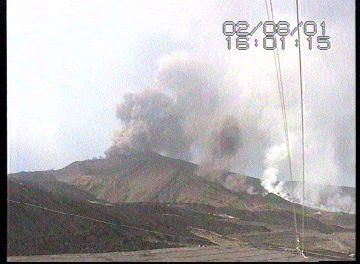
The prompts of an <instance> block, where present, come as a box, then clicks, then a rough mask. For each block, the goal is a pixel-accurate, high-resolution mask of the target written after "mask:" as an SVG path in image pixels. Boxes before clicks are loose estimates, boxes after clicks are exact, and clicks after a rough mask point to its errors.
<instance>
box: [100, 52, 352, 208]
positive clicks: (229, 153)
mask: <svg viewBox="0 0 360 264" xmlns="http://www.w3.org/2000/svg"><path fill="white" fill-rule="evenodd" d="M196 58H197V57H196V56H193V55H189V54H187V53H172V54H169V55H165V56H163V57H161V58H160V59H159V61H158V68H157V71H156V73H155V81H154V85H153V87H154V88H152V89H143V90H142V91H140V92H139V93H129V94H126V95H125V96H124V97H123V99H122V102H121V103H120V104H118V106H117V117H118V118H119V120H120V121H121V124H122V128H121V129H120V130H119V131H117V132H116V133H115V136H114V145H113V146H112V147H111V148H110V149H109V150H108V151H107V152H106V155H107V157H111V156H114V155H116V153H119V152H124V151H126V150H128V149H132V150H134V149H135V150H137V151H154V152H157V153H159V154H163V155H166V156H170V157H174V158H180V159H185V160H189V161H193V162H195V163H199V164H201V165H203V166H202V167H201V169H200V170H199V172H198V173H199V175H200V174H206V173H207V172H208V171H209V170H222V171H224V170H235V171H238V172H240V173H241V174H247V175H249V176H254V177H258V178H261V180H262V187H263V188H264V190H265V192H271V193H274V194H277V195H279V196H281V197H283V198H284V199H287V200H289V201H295V202H298V201H299V198H300V197H301V191H302V188H299V186H298V185H297V186H296V188H295V191H294V193H292V190H291V188H290V187H289V186H290V185H289V184H288V183H287V182H286V181H285V180H284V178H285V179H289V173H288V169H289V168H288V161H287V148H286V145H285V142H284V136H283V127H282V119H281V110H280V102H279V98H278V97H277V94H276V89H275V87H274V86H267V85H264V84H263V83H262V82H260V81H259V82H257V79H261V78H263V76H261V78H260V75H261V74H262V72H265V70H264V71H263V69H262V68H261V67H264V68H266V67H268V65H266V63H264V64H261V65H259V71H258V72H259V76H256V75H255V76H252V79H251V80H249V76H245V75H241V72H237V71H230V72H228V73H226V74H225V73H224V72H223V71H222V70H218V71H214V67H211V65H213V64H210V63H207V62H206V60H200V59H199V58H197V59H196ZM244 60H245V58H244ZM244 63H246V62H244ZM289 75H292V76H296V69H291V68H290V73H289ZM234 76H236V77H237V78H240V79H241V78H243V79H245V80H249V81H248V82H246V84H245V85H244V84H243V86H241V87H239V84H237V83H236V82H234V81H229V79H236V78H235V77H234ZM246 78H247V79H246ZM285 92H286V94H285V97H286V103H287V105H286V109H287V113H288V120H289V124H288V125H289V130H290V148H291V156H292V158H293V159H292V166H293V176H294V180H300V179H301V159H299V158H298V157H301V152H300V150H301V145H300V140H299V138H300V135H299V131H300V123H299V120H300V119H299V118H297V117H299V114H300V113H299V110H300V109H299V105H298V102H299V94H297V92H298V90H297V89H295V88H294V89H286V91H285ZM328 96H329V95H328ZM349 96H350V94H349ZM262 98H266V100H264V99H262ZM325 99H326V98H325ZM328 99H329V98H328ZM328 101H329V102H331V103H330V104H329V105H326V104H324V105H321V107H322V108H321V107H320V106H319V105H317V103H318V101H316V100H315V101H308V102H307V105H306V106H307V107H309V108H313V109H318V110H319V109H321V110H319V111H312V112H306V120H307V122H308V123H306V124H305V126H306V131H310V132H311V133H309V132H308V134H306V135H305V136H306V146H305V151H306V158H307V160H306V177H307V180H308V182H310V183H311V182H312V181H313V179H315V182H319V183H322V184H338V185H341V177H339V175H340V174H341V173H344V172H345V173H351V171H348V170H346V167H349V166H348V164H346V161H348V159H345V158H344V157H338V154H339V153H344V154H346V156H349V158H350V159H351V158H352V159H353V156H354V155H353V150H352V149H351V147H349V146H350V145H351V144H352V141H353V137H352V133H347V134H344V133H343V131H342V129H341V127H345V128H349V130H350V131H351V130H352V129H353V125H352V122H353V119H352V118H350V117H348V116H347V117H346V116H343V114H336V115H335V116H330V118H329V119H328V120H327V121H326V122H324V119H323V116H322V113H323V112H329V111H331V109H333V107H334V106H333V103H334V101H332V100H330V99H329V100H324V102H328ZM319 107H320V108H319ZM343 110H344V109H343ZM339 112H340V111H339ZM344 112H345V113H348V114H349V116H351V114H352V112H351V109H347V110H344ZM319 124H321V126H319ZM227 177H230V178H229V179H226V178H225V179H224V182H225V183H227V185H229V186H230V187H231V186H232V187H231V188H237V189H239V185H242V180H239V182H238V183H237V182H236V181H237V177H235V176H234V175H232V174H229V175H228V176H227ZM239 179H242V178H239ZM309 179H310V180H309ZM334 179H336V180H334ZM240 189H241V188H240ZM243 189H244V188H243ZM245 189H246V190H247V189H248V188H245ZM247 192H248V193H251V194H263V192H259V190H252V189H251V190H249V191H247ZM308 192H309V195H308V196H307V200H305V204H306V205H308V206H312V207H317V208H322V209H325V208H326V209H327V210H340V211H346V212H352V211H353V209H352V208H354V204H355V203H354V199H353V198H352V197H351V196H347V195H345V194H344V193H342V192H340V191H339V190H336V189H332V192H331V193H325V192H323V191H322V192H321V191H320V190H315V189H314V190H312V192H313V193H312V194H311V193H310V191H308ZM326 195H330V196H332V197H336V199H330V200H329V199H327V200H326V199H325V198H324V197H325V196H326Z"/></svg>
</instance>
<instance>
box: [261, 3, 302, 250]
mask: <svg viewBox="0 0 360 264" xmlns="http://www.w3.org/2000/svg"><path fill="white" fill-rule="evenodd" d="M265 4H266V12H267V16H268V20H270V14H269V7H268V3H267V0H265ZM270 13H271V18H272V21H274V12H273V7H272V1H271V0H270ZM275 40H276V36H275ZM275 50H276V53H275ZM273 55H274V62H275V69H276V79H277V83H278V92H279V98H280V104H281V112H282V119H283V127H284V134H285V141H286V147H287V155H288V167H289V175H290V181H291V189H292V195H293V196H294V189H295V188H294V179H293V172H292V165H291V151H290V143H289V133H288V130H289V129H288V124H287V123H288V121H287V115H286V105H285V97H284V88H283V80H282V74H281V64H280V56H279V51H278V49H277V47H276V49H274V50H273ZM292 207H293V215H294V229H295V238H296V243H297V244H298V243H299V237H298V229H297V218H296V210H295V204H293V205H292Z"/></svg>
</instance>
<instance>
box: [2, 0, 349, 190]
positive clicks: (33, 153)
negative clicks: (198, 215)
mask: <svg viewBox="0 0 360 264" xmlns="http://www.w3.org/2000/svg"><path fill="white" fill-rule="evenodd" d="M299 2H300V20H302V21H306V20H314V21H315V22H317V23H318V24H320V23H321V22H322V21H325V22H326V28H327V35H329V36H330V41H331V45H332V47H331V49H330V50H328V51H320V50H318V49H316V48H315V49H313V50H311V51H310V50H308V49H307V47H306V45H307V43H306V41H305V37H304V35H302V41H303V45H304V46H303V68H304V84H305V123H306V127H305V130H306V133H307V134H306V140H307V151H308V153H309V156H308V159H309V165H308V169H309V175H310V176H309V177H311V176H313V177H317V176H320V177H325V178H326V180H325V182H334V181H332V180H331V179H333V178H336V180H335V182H334V183H337V184H341V185H351V186H353V185H354V184H355V118H354V117H355V114H354V111H355V97H354V96H355V3H354V1H350V0H342V1H340V0H339V1H334V0H327V1H320V0H307V1H305V0H302V1H301V0H300V1H299ZM273 7H274V16H275V20H276V21H278V20H287V21H288V22H289V23H290V25H291V26H293V25H295V24H296V9H295V1H290V0H286V1H285V0H274V1H273ZM7 8H8V11H7V12H8V14H7V26H8V39H7V53H8V171H9V172H17V171H29V170H43V169H52V168H61V167H63V166H65V165H67V164H69V163H70V162H73V161H75V160H83V159H89V158H93V157H98V156H100V155H103V153H104V151H105V150H106V149H107V148H108V147H109V146H110V145H111V144H112V137H113V134H114V131H115V130H116V129H118V128H119V127H120V126H121V124H120V123H119V122H120V121H119V120H117V119H116V116H115V106H116V104H117V103H119V102H120V101H121V98H122V95H123V94H124V93H127V92H130V91H132V92H138V91H141V90H142V89H145V88H150V87H151V86H153V85H155V75H156V72H157V70H158V68H159V61H161V58H163V57H164V56H166V55H168V54H173V53H174V52H183V53H186V54H189V55H190V56H191V57H193V58H195V59H197V60H199V61H202V60H203V61H206V62H209V63H210V64H212V65H213V66H214V68H215V70H216V72H217V73H218V74H219V75H221V76H222V78H223V79H224V83H225V84H226V85H224V94H226V95H227V96H228V95H230V96H231V97H232V98H233V101H232V102H233V106H232V107H233V108H234V109H235V108H236V107H237V106H239V107H243V108H245V107H246V108H247V109H250V110H251V114H254V116H257V117H259V116H261V118H260V117H259V122H260V121H261V124H260V125H259V126H260V127H263V128H264V129H269V127H271V128H273V124H277V123H276V122H277V121H276V122H275V121H274V120H273V119H276V120H278V117H279V118H280V117H281V112H280V108H279V105H276V104H275V102H276V100H277V99H276V98H277V93H276V92H277V90H276V89H277V87H276V75H275V68H274V61H273V53H272V51H265V50H263V49H261V48H254V47H253V46H252V47H250V49H249V50H248V51H238V50H231V51H228V50H227V49H226V41H225V37H224V35H223V34H222V23H223V22H224V21H225V20H233V21H235V22H236V21H238V20H247V21H248V22H249V24H250V26H255V25H256V24H257V23H258V22H259V21H265V20H266V18H267V15H266V8H265V1H264V0H259V1H253V0H252V1H245V0H239V1H148V0H146V1H109V0H107V1H103V0H102V1H90V0H88V1H85V0H83V1H64V0H59V1H55V0H54V1H40V0H21V1H20V0H12V1H8V7H7ZM256 36H257V37H258V38H259V39H262V37H263V35H261V34H260V33H259V34H258V35H256ZM289 39H290V38H289ZM293 40H294V38H293V37H292V38H291V42H290V40H289V44H287V45H289V48H286V49H285V51H280V56H281V63H282V69H283V72H284V73H283V74H284V87H285V88H284V89H285V93H286V99H287V103H288V104H289V109H290V110H289V119H290V130H291V129H292V132H293V134H294V137H295V138H296V135H298V128H299V126H298V124H299V118H300V116H299V112H298V110H299V96H298V94H297V93H298V91H299V80H298V60H297V49H296V48H295V47H294V46H293V45H292V43H293ZM290 43H291V44H290ZM290 45H291V46H290ZM225 87H226V88H225ZM268 105H271V109H270V108H269V109H268V107H269V106H268ZM236 109H237V108H236ZM277 111H279V112H277ZM260 112H261V113H260ZM263 112H265V113H267V115H264V114H263ZM240 114H241V111H240V110H239V115H240ZM257 114H258V115H257ZM275 116H276V117H275ZM251 117H252V115H250V118H251ZM280 128H281V127H280ZM271 131H278V133H279V137H281V135H282V134H281V133H282V131H281V129H277V128H276V129H275V128H274V129H273V130H271ZM276 133H277V132H276ZM270 134H271V135H273V134H275V132H274V133H270ZM274 137H276V136H274ZM249 142H251V140H249ZM295 145H296V144H295V143H294V146H295ZM245 146H246V145H245ZM249 146H251V144H250V143H249ZM257 148H259V149H261V146H257V147H256V148H255V147H254V149H257ZM294 148H295V150H294V156H295V157H298V158H299V157H300V156H299V155H300V153H299V152H298V151H296V147H294ZM247 153H248V155H247V157H252V158H248V159H249V162H250V161H251V162H250V163H251V165H247V166H242V165H239V166H235V170H239V171H242V172H244V173H246V174H248V175H250V176H255V177H260V176H261V170H262V166H263V159H264V157H262V156H260V154H258V153H259V152H257V151H253V152H247ZM256 160H258V164H257V163H256V162H255V161H256ZM312 161H315V162H312ZM259 168H260V169H259ZM315 181H316V180H315Z"/></svg>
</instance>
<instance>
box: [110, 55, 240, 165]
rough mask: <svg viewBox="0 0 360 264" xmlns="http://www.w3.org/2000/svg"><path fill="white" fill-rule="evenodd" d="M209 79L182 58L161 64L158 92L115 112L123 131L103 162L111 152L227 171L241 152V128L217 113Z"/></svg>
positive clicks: (132, 98)
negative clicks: (147, 155)
mask: <svg viewBox="0 0 360 264" xmlns="http://www.w3.org/2000/svg"><path fill="white" fill-rule="evenodd" d="M214 76H215V75H214V74H213V73H212V70H211V68H210V67H209V66H208V65H204V64H200V63H199V62H197V61H194V60H191V59H190V58H189V56H188V55H186V54H181V53H175V54H172V55H167V56H164V57H163V58H161V59H160V61H159V68H158V71H157V74H156V83H157V88H156V89H146V90H143V91H141V92H139V93H137V94H135V93H129V94H126V95H124V97H123V100H122V103H120V104H119V105H118V106H117V117H118V118H119V119H120V120H121V122H122V124H123V128H122V129H121V130H119V131H117V132H116V133H115V137H114V146H113V147H112V148H111V149H110V150H108V151H107V152H106V153H107V156H111V155H112V154H114V152H116V151H118V150H116V148H119V149H135V150H137V151H154V152H158V153H160V154H164V155H168V156H171V157H176V158H182V159H187V160H190V159H192V158H194V156H197V157H201V158H200V161H201V162H202V163H211V162H218V164H227V165H228V166H230V164H229V162H230V161H231V160H232V158H233V157H235V156H236V154H237V152H238V150H239V148H240V146H241V139H240V137H241V135H240V126H239V123H238V120H237V119H236V118H235V117H234V116H231V115H229V114H228V113H226V112H225V111H222V110H221V107H222V105H221V104H220V94H219V92H220V91H219V88H220V87H221V86H220V82H219V80H218V79H217V78H215V77H214ZM114 147H115V148H114Z"/></svg>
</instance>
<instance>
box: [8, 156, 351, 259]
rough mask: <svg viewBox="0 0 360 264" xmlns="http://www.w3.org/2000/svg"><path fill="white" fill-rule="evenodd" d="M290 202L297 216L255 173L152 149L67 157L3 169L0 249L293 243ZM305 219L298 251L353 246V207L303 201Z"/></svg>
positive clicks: (43, 251)
mask: <svg viewBox="0 0 360 264" xmlns="http://www.w3.org/2000/svg"><path fill="white" fill-rule="evenodd" d="M229 177H230V178H229ZM234 182H236V184H235V185H234V184H233V183H234ZM345 191H347V190H345ZM350 191H352V190H350ZM293 206H295V209H296V212H297V215H296V217H297V219H298V221H300V220H301V218H302V215H301V209H302V208H301V206H300V205H298V204H292V203H290V202H288V201H286V200H284V199H282V198H281V197H279V196H277V195H275V194H264V190H263V189H262V187H261V184H260V183H259V180H258V179H255V178H250V177H246V176H241V175H237V174H234V173H228V172H214V171H212V172H199V167H198V166H197V165H195V164H192V163H189V162H185V161H181V160H175V159H170V158H167V157H163V156H160V155H158V154H155V153H151V154H150V155H133V154H131V155H125V156H121V157H119V158H118V159H115V160H108V159H98V160H88V161H82V162H75V163H72V164H71V165H69V166H67V167H65V168H64V169H60V170H51V171H43V172H29V173H28V172H22V173H17V174H11V175H9V176H8V219H7V220H8V221H7V223H8V230H7V236H8V243H7V255H8V256H28V255H55V254H79V253H105V252H124V251H138V250H150V249H161V248H167V250H169V252H170V251H171V250H170V249H169V248H183V247H192V248H193V247H196V248H199V249H201V250H202V249H203V247H204V248H208V247H214V246H221V247H231V248H233V247H235V248H239V247H241V248H243V247H245V246H246V247H250V248H257V249H259V250H265V249H268V248H271V249H272V250H273V249H279V248H282V247H284V246H286V247H287V248H291V249H295V248H296V243H295V232H294V218H293V217H294V216H293V211H292V208H293ZM299 226H300V225H299ZM305 227H306V232H305V246H306V250H307V251H309V252H310V251H311V252H313V253H314V254H315V253H316V254H321V255H327V256H333V257H334V256H335V257H341V258H347V257H348V256H349V255H350V254H353V253H354V251H355V215H354V214H347V213H334V212H326V211H322V210H318V209H312V208H305ZM235 251H236V250H235ZM171 252H172V251H171ZM175 252H176V251H175ZM117 254H120V253H117ZM122 254H123V253H121V254H120V255H121V256H122ZM124 254H125V253H124ZM129 254H130V253H129ZM139 254H140V253H139ZM144 254H145V253H144ZM120 255H119V256H120ZM135 255H136V254H135ZM124 256H125V255H124ZM237 257H238V256H237V255H231V257H230V258H237ZM199 259H201V257H199Z"/></svg>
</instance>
